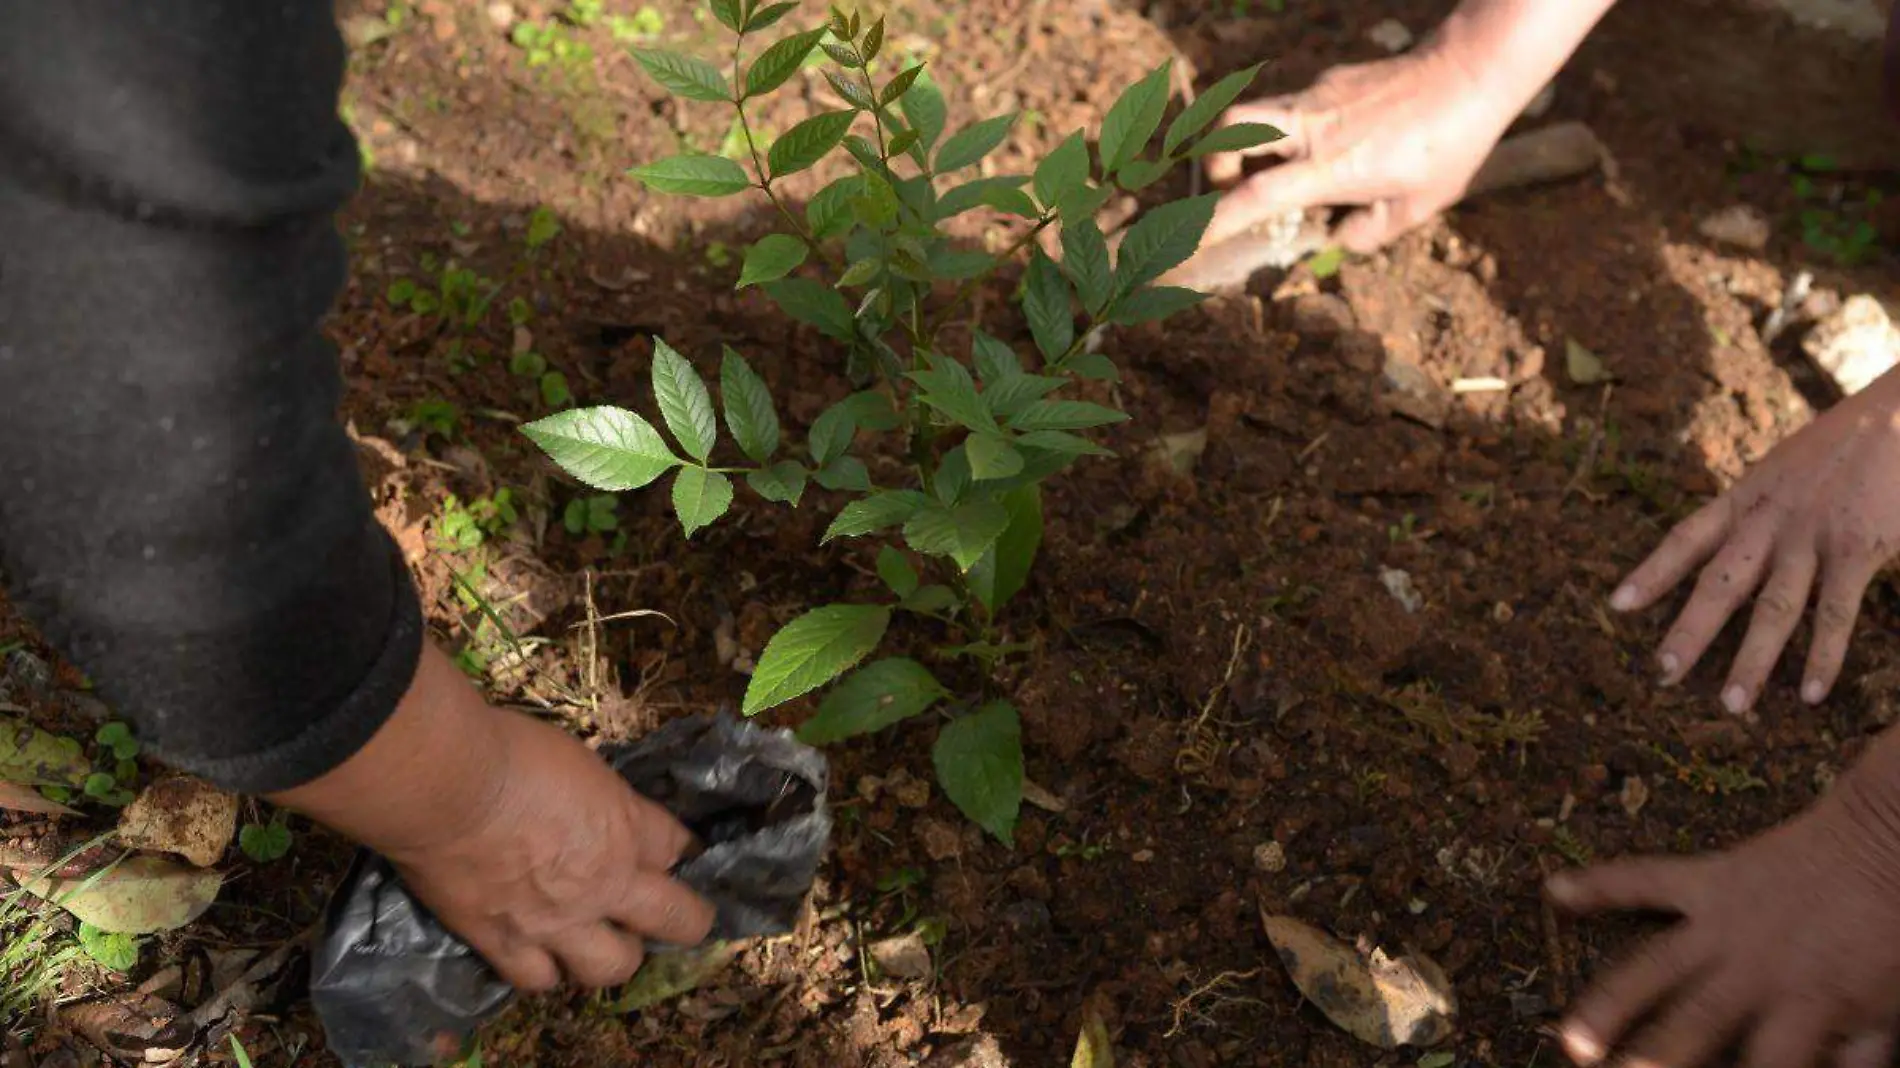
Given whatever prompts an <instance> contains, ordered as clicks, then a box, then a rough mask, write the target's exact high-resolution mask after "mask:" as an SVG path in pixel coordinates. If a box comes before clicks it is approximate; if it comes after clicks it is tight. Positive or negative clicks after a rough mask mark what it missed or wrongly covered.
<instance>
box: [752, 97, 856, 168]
mask: <svg viewBox="0 0 1900 1068" xmlns="http://www.w3.org/2000/svg"><path fill="white" fill-rule="evenodd" d="M857 117H858V113H857V112H855V111H821V112H819V113H818V114H816V115H813V116H812V117H811V118H809V119H806V120H805V121H803V122H801V123H799V124H798V125H796V126H794V127H792V128H791V129H789V130H787V131H785V134H784V136H782V137H780V138H779V139H778V140H776V141H774V142H772V147H771V148H770V149H768V150H767V151H766V154H765V162H766V166H767V167H769V168H770V169H771V172H772V177H774V178H783V177H785V176H786V175H788V174H797V173H798V172H799V171H802V170H806V169H808V168H810V167H811V165H812V164H814V163H817V162H818V161H819V160H821V159H824V158H825V156H826V155H828V154H829V153H830V152H831V150H832V149H834V148H837V147H838V146H839V145H840V144H841V143H843V141H844V135H845V134H847V133H849V132H850V130H851V124H852V123H853V122H854V121H856V120H857Z"/></svg>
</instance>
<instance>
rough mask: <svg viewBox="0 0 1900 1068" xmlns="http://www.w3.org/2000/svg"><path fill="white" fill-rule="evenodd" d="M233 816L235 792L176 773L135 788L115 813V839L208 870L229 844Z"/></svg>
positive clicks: (234, 821)
mask: <svg viewBox="0 0 1900 1068" xmlns="http://www.w3.org/2000/svg"><path fill="white" fill-rule="evenodd" d="M237 817H238V799H237V795H235V794H227V793H225V792H224V791H223V790H220V789H218V788H217V787H215V786H212V785H211V784H210V783H207V782H202V781H200V780H198V779H193V778H190V777H188V776H178V777H176V778H170V779H162V780H160V781H158V782H155V783H153V784H152V785H150V786H148V787H146V788H145V789H144V790H142V791H140V792H139V795H138V797H137V798H135V799H134V800H133V801H132V803H131V804H130V805H127V806H126V807H125V811H124V812H122V813H120V815H119V829H118V838H119V841H120V842H122V843H123V844H125V845H127V846H130V847H131V848H133V849H149V850H153V851H155V852H160V853H176V854H178V855H179V856H181V857H184V858H185V859H186V860H188V861H191V862H192V863H193V864H195V865H197V866H198V867H200V868H209V867H211V866H212V865H214V864H216V863H217V862H218V861H219V860H220V859H221V858H223V856H224V850H225V848H226V847H227V846H229V845H230V844H231V837H232V836H233V835H235V834H236V833H237Z"/></svg>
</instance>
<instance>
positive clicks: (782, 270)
mask: <svg viewBox="0 0 1900 1068" xmlns="http://www.w3.org/2000/svg"><path fill="white" fill-rule="evenodd" d="M810 251H811V250H809V249H807V248H806V247H805V243H804V242H803V241H800V240H799V239H798V238H796V237H793V236H791V235H790V234H767V235H766V236H765V237H762V238H760V239H759V240H758V242H757V243H756V244H754V245H753V246H752V247H751V248H749V249H747V250H746V254H745V267H744V268H742V269H741V270H740V271H739V284H738V285H736V286H734V287H733V288H734V289H744V288H745V287H747V286H749V285H754V284H756V283H759V282H776V281H778V280H779V279H781V278H783V277H785V276H786V275H788V274H791V273H792V272H793V271H795V270H797V269H798V267H799V265H800V264H802V263H804V262H805V257H806V256H807V255H808V254H809V253H810Z"/></svg>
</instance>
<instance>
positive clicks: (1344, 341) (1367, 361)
mask: <svg viewBox="0 0 1900 1068" xmlns="http://www.w3.org/2000/svg"><path fill="white" fill-rule="evenodd" d="M1333 355H1334V356H1335V357H1337V358H1338V360H1339V362H1340V363H1341V364H1343V365H1344V366H1345V367H1346V368H1347V369H1349V370H1353V371H1359V372H1361V373H1364V374H1369V375H1373V374H1378V373H1379V372H1380V371H1382V370H1384V369H1385V342H1384V341H1382V340H1380V339H1379V335H1377V334H1375V333H1372V332H1371V331H1369V330H1349V331H1347V332H1346V333H1344V334H1341V335H1340V336H1339V341H1338V343H1337V344H1335V345H1334V346H1333Z"/></svg>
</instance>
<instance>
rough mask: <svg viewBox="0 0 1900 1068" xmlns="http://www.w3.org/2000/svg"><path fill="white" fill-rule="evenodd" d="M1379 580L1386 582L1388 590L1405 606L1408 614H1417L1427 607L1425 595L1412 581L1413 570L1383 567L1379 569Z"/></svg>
mask: <svg viewBox="0 0 1900 1068" xmlns="http://www.w3.org/2000/svg"><path fill="white" fill-rule="evenodd" d="M1379 581H1380V582H1382V583H1384V584H1385V589H1386V592H1387V593H1390V594H1391V595H1392V596H1393V598H1394V599H1395V600H1397V601H1398V602H1399V604H1400V605H1401V606H1402V607H1404V609H1405V614H1406V615H1417V614H1418V610H1419V609H1421V608H1424V607H1425V597H1424V595H1423V594H1420V593H1419V592H1418V587H1417V586H1416V585H1414V584H1413V583H1412V574H1411V572H1409V571H1401V570H1399V569H1398V568H1396V567H1382V568H1380V569H1379Z"/></svg>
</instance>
